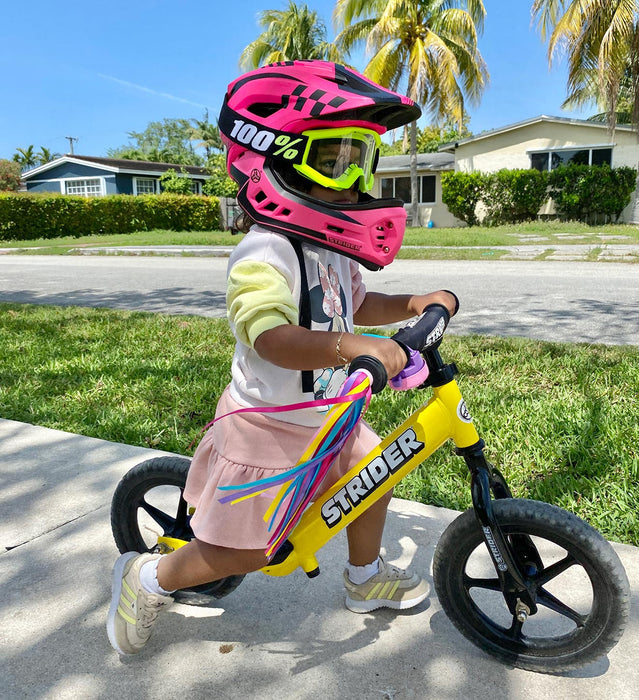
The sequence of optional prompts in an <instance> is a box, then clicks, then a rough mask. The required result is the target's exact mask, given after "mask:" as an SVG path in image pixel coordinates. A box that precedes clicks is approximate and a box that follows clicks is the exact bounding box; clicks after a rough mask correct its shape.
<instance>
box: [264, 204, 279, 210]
mask: <svg viewBox="0 0 639 700" xmlns="http://www.w3.org/2000/svg"><path fill="white" fill-rule="evenodd" d="M264 209H266V211H275V210H276V209H277V204H276V203H275V202H269V203H268V204H265V205H264Z"/></svg>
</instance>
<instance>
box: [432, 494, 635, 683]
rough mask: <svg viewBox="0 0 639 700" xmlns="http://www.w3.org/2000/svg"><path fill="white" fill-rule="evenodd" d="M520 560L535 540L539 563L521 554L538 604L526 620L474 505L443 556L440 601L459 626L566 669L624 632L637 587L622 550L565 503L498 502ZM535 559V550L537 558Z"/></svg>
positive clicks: (528, 663) (438, 559)
mask: <svg viewBox="0 0 639 700" xmlns="http://www.w3.org/2000/svg"><path fill="white" fill-rule="evenodd" d="M493 509H494V513H495V517H496V520H497V522H498V523H499V526H500V528H501V530H502V532H503V533H504V535H505V536H506V537H507V538H508V540H509V542H510V543H511V547H513V551H514V554H515V557H516V558H517V550H516V539H517V535H524V536H528V537H530V538H531V539H532V541H533V543H534V545H535V546H536V548H537V550H538V552H539V558H538V559H537V560H536V561H534V562H533V561H530V560H528V561H518V566H519V568H520V570H521V572H522V573H523V575H524V578H525V581H526V584H527V586H528V588H529V590H530V591H531V592H532V594H533V596H534V597H535V598H536V602H537V606H538V610H537V613H536V614H531V615H530V616H529V617H528V618H527V619H526V620H525V621H524V622H520V621H518V620H517V616H516V615H513V614H512V613H511V612H510V610H509V609H508V607H507V605H506V602H505V599H504V597H503V595H502V593H501V588H500V585H499V580H498V578H497V575H496V572H495V568H494V566H493V564H492V560H491V558H490V556H489V554H488V550H487V548H486V545H485V543H484V538H483V535H482V531H481V528H480V525H479V523H478V521H477V518H476V516H475V513H474V511H473V510H472V509H471V510H468V511H466V512H465V513H463V514H462V515H461V516H460V517H459V518H457V519H456V520H454V521H453V522H452V523H451V524H450V525H449V526H448V528H447V529H446V531H445V532H444V534H443V535H442V537H441V539H440V541H439V543H438V545H437V549H436V551H435V557H434V562H433V578H434V582H435V589H436V591H437V595H438V597H439V601H440V603H441V605H442V608H443V609H444V612H445V613H446V614H447V615H448V617H449V618H450V620H451V621H452V622H453V624H454V625H455V626H456V627H457V629H458V630H459V631H460V632H461V633H462V634H463V635H464V636H465V637H467V638H468V639H469V640H470V641H471V642H473V643H474V644H476V645H477V646H478V647H480V648H481V649H483V650H484V651H486V652H488V653H489V654H492V655H493V656H495V657H497V658H498V659H500V660H502V661H505V662H507V663H511V664H513V665H514V666H518V667H520V668H525V669H528V670H531V671H540V672H545V673H558V672H561V671H566V670H569V669H574V668H577V667H579V666H583V665H584V664H587V663H590V662H592V661H595V660H596V659H598V658H599V657H601V656H603V655H604V654H606V653H607V652H608V651H610V649H612V647H613V646H614V645H615V644H616V643H617V641H618V640H619V638H620V637H621V635H622V633H623V630H624V627H625V625H626V623H627V620H628V615H629V609H630V588H629V584H628V578H627V576H626V572H625V570H624V568H623V565H622V564H621V561H620V560H619V557H618V556H617V553H616V552H615V550H614V549H613V548H612V546H611V545H610V543H609V542H607V541H606V540H605V539H604V538H603V537H602V536H601V535H600V534H599V533H598V532H597V531H596V530H595V529H594V528H592V527H591V526H590V525H588V524H587V523H585V522H584V521H583V520H581V519H580V518H578V517H577V516H575V515H573V514H572V513H568V512H567V511H565V510H562V509H560V508H557V507H556V506H552V505H549V504H547V503H540V502H538V501H528V500H523V499H503V500H497V501H493ZM531 558H532V557H529V559H531Z"/></svg>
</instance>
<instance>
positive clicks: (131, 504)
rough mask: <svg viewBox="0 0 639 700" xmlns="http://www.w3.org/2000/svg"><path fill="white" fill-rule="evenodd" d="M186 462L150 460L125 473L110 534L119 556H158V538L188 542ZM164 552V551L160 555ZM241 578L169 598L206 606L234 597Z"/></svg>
mask: <svg viewBox="0 0 639 700" xmlns="http://www.w3.org/2000/svg"><path fill="white" fill-rule="evenodd" d="M190 464H191V462H190V460H189V459H187V458H186V457H177V456H167V457H155V458H153V459H149V460H147V461H146V462H142V463H141V464H138V465H136V466H135V467H133V468H132V469H130V470H129V471H128V472H127V473H126V474H125V475H124V476H123V477H122V479H121V480H120V483H119V484H118V485H117V488H116V489H115V493H114V494H113V499H112V501H111V530H112V531H113V538H114V539H115V543H116V545H117V548H118V549H119V550H120V552H122V553H124V552H158V551H162V546H160V545H159V544H158V537H170V538H174V539H178V540H185V541H189V540H192V539H193V531H192V530H191V525H190V521H191V516H190V514H189V512H188V504H187V503H186V501H185V500H184V498H183V493H184V485H185V483H186V476H187V474H188V471H189V466H190ZM165 551H166V550H165ZM243 578H244V576H227V577H226V578H223V579H220V580H219V581H213V582H212V583H206V584H203V585H201V586H194V587H193V588H188V589H184V590H180V591H176V592H175V594H174V598H175V599H176V600H178V601H180V602H182V603H189V604H191V605H203V604H210V603H211V597H214V598H222V597H224V596H225V595H228V594H229V593H231V592H232V591H234V590H235V589H236V588H237V587H238V586H239V585H240V583H241V582H242V579H243Z"/></svg>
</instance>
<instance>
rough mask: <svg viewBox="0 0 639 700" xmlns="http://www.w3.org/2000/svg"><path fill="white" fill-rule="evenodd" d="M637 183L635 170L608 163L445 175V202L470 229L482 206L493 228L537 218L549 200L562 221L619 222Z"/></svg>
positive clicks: (485, 219)
mask: <svg viewBox="0 0 639 700" xmlns="http://www.w3.org/2000/svg"><path fill="white" fill-rule="evenodd" d="M636 179H637V171H636V170H635V169H634V168H629V167H626V166H622V167H619V168H610V167H609V166H608V165H573V164H571V165H566V166H565V165H562V166H559V167H558V168H556V169H555V170H552V171H551V172H550V173H545V172H544V173H542V172H539V171H538V170H535V169H534V168H531V169H527V170H505V169H504V170H499V171H498V172H494V173H480V172H473V173H464V172H456V173H443V175H442V200H443V202H444V204H446V205H447V207H448V209H449V210H450V212H451V213H452V214H453V215H454V216H456V217H457V218H458V219H461V220H462V221H465V222H466V223H467V224H468V225H469V226H474V225H476V224H478V223H480V221H479V218H478V216H477V205H478V204H480V203H481V204H483V205H484V207H485V211H486V214H485V216H484V218H483V220H482V221H481V223H482V224H484V225H488V226H490V225H496V224H514V223H519V222H522V221H527V220H533V219H536V218H537V213H538V211H539V209H540V208H541V207H542V206H543V204H544V203H545V202H546V201H547V200H548V199H552V200H553V201H554V204H555V210H556V212H557V216H558V217H559V218H560V219H568V220H574V221H584V222H586V223H590V224H592V223H593V222H594V223H598V222H599V219H600V218H603V219H604V221H606V220H611V221H616V220H617V219H618V218H619V216H620V215H621V212H622V211H623V209H624V208H625V207H626V206H627V205H628V204H629V203H630V198H631V196H632V193H633V191H634V189H635V186H636Z"/></svg>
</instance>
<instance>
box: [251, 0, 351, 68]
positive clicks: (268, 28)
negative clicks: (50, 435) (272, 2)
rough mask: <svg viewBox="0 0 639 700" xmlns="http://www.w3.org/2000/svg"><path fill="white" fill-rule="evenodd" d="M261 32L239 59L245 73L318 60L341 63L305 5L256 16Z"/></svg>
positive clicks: (290, 6) (339, 57)
mask: <svg viewBox="0 0 639 700" xmlns="http://www.w3.org/2000/svg"><path fill="white" fill-rule="evenodd" d="M258 22H259V24H260V26H261V27H263V29H264V31H263V32H262V33H261V34H260V35H259V36H258V37H257V39H256V40H255V41H252V42H251V43H250V44H249V45H248V46H247V47H246V48H245V49H244V50H243V51H242V53H241V55H240V66H241V67H242V68H243V69H245V70H250V69H252V68H259V66H263V65H266V64H268V63H277V62H278V61H293V60H296V59H304V58H318V59H323V60H326V61H335V62H338V63H340V62H342V61H343V56H342V53H341V52H340V51H339V50H338V48H337V47H336V46H335V44H333V43H331V42H329V41H327V34H326V26H325V24H324V22H322V20H321V19H320V18H319V17H318V15H317V12H315V11H311V10H309V8H308V5H297V4H296V3H295V2H293V0H290V1H289V4H288V7H287V8H286V9H285V10H264V11H263V12H260V13H259V14H258Z"/></svg>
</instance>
